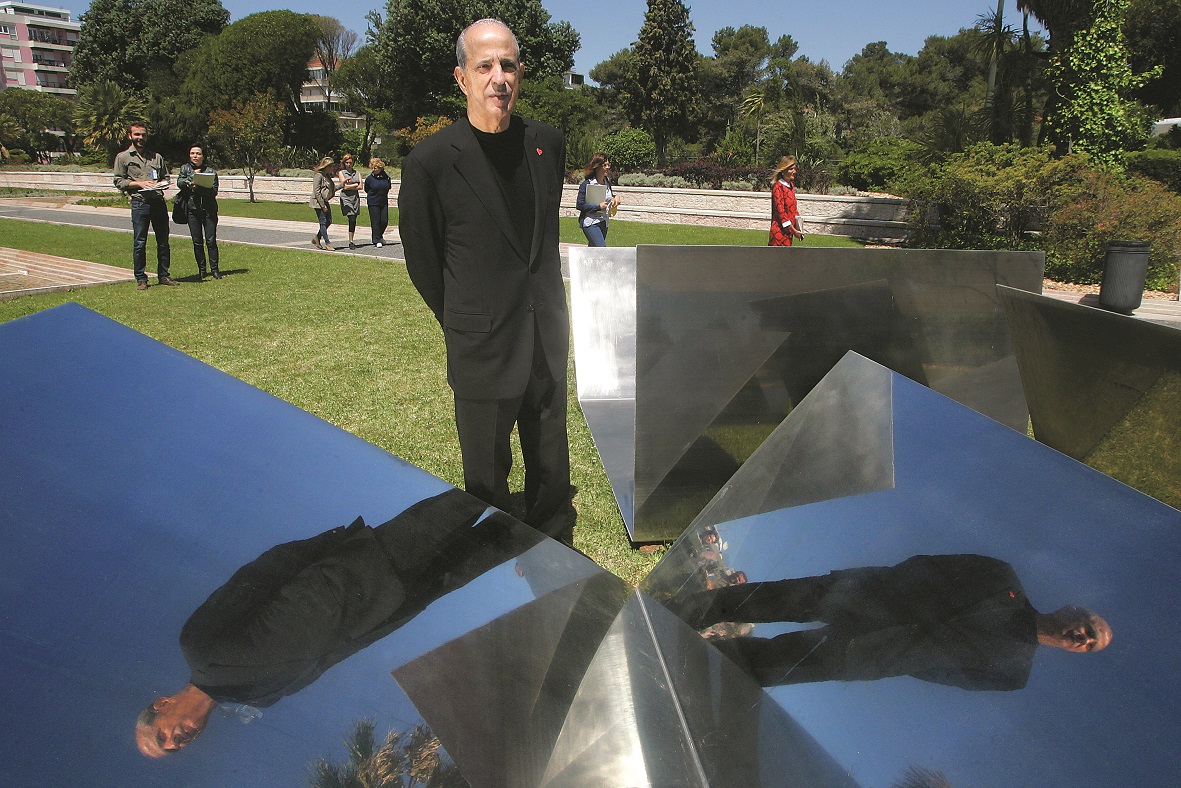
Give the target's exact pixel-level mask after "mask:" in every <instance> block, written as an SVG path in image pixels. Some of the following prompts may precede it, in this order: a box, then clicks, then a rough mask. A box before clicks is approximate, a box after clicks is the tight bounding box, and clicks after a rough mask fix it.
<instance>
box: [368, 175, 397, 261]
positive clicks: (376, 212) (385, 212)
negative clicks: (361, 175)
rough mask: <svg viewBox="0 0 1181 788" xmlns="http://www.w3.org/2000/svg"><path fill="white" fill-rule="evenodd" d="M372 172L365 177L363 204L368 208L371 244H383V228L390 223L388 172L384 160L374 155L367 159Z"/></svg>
mask: <svg viewBox="0 0 1181 788" xmlns="http://www.w3.org/2000/svg"><path fill="white" fill-rule="evenodd" d="M369 169H370V170H372V172H370V173H369V175H367V176H366V177H365V205H366V207H367V208H368V209H369V235H370V238H371V239H372V241H373V245H374V246H375V247H377V248H378V249H380V248H381V247H382V246H383V245H385V228H386V227H389V224H390V186H391V181H390V174H389V173H388V172H386V171H385V162H384V161H382V160H381V159H378V158H376V157H374V158H372V159H370V160H369Z"/></svg>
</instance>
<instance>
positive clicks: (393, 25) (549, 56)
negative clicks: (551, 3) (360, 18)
mask: <svg viewBox="0 0 1181 788" xmlns="http://www.w3.org/2000/svg"><path fill="white" fill-rule="evenodd" d="M486 17H495V18H497V19H500V20H501V21H503V22H504V23H505V24H507V25H508V26H509V27H510V28H512V30H513V33H515V34H516V36H517V43H518V44H519V45H520V47H521V62H522V64H523V65H524V67H525V79H526V80H539V79H544V78H545V77H548V76H556V75H560V74H561V73H562V72H563V71H566V70H567V69H569V68H570V67H571V66H572V65H573V64H574V53H575V51H577V49H578V43H579V38H578V33H576V32H575V31H574V28H572V27H571V26H570V25H569V23H566V22H557V23H554V22H550V15H549V12H548V11H546V10H545V8H544V7H542V5H541V0H388V3H387V5H386V16H385V19H384V20H382V23H381V27H380V29H379V30H378V31H377V35H376V41H375V44H376V46H377V50H378V54H379V55H380V57H381V60H382V62H383V63H385V65H386V68H387V69H388V71H389V72H390V73H392V74H397V75H398V89H397V91H396V94H395V101H394V102H393V106H392V107H391V109H392V113H393V117H392V123H393V124H394V125H395V126H397V127H398V128H402V127H408V126H412V125H413V124H414V122H415V119H416V118H419V117H424V116H433V115H447V116H450V117H453V118H454V117H458V116H459V115H460V114H461V113H462V112H463V107H464V103H463V101H462V98H463V97H462V95H461V94H460V92H459V88H458V87H457V86H456V85H455V79H454V77H453V76H452V71H453V70H454V68H455V39H456V37H457V36H458V35H459V31H460V30H463V29H464V28H465V27H467V26H468V25H470V24H471V23H472V22H475V21H476V20H478V19H483V18H486Z"/></svg>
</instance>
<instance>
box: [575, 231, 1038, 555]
mask: <svg viewBox="0 0 1181 788" xmlns="http://www.w3.org/2000/svg"><path fill="white" fill-rule="evenodd" d="M1043 264H1044V258H1043V256H1042V255H1041V254H1040V253H1032V252H1031V253H1013V252H957V251H946V250H900V249H809V248H801V249H771V248H748V247H686V246H676V247H660V246H640V247H637V248H636V249H635V250H634V251H633V250H631V249H581V248H577V249H574V250H572V252H571V300H572V304H573V322H574V342H575V364H576V371H577V375H578V394H579V402H580V403H581V404H582V407H583V411H584V413H585V415H586V419H587V423H588V425H590V428H591V432H592V434H593V436H594V438H595V442H596V446H597V447H598V449H599V454H600V456H601V457H602V458H603V464H604V467H605V469H606V470H607V474H608V478H609V479H610V480H611V482H612V485H613V486H614V488H615V492H616V498H617V500H618V502H619V505H620V510H621V512H622V514H623V519H624V522H625V524H626V525H627V527H628V532H629V534H630V536H631V538H632V539H633V540H634V541H637V542H643V541H656V540H663V539H672V538H675V537H676V536H677V535H679V534H680V533H681V531H682V530H683V529H684V527H685V524H686V523H688V522H690V521H691V520H692V519H693V518H694V517H695V516H696V515H697V513H698V512H700V510H701V508H702V507H703V506H704V505H705V504H706V503H707V502H708V501H709V500H710V499H711V498H712V497H713V495H714V493H716V492H717V491H718V490H719V489H721V487H722V485H723V484H724V483H725V481H726V480H727V479H728V478H729V477H730V476H731V475H733V474H734V472H736V471H737V470H738V468H739V467H741V466H742V464H743V463H744V462H745V461H746V459H747V458H748V457H749V456H750V455H751V453H752V452H754V451H755V449H757V448H758V446H759V445H760V444H761V443H762V441H763V440H764V439H765V438H766V437H767V436H768V435H769V434H770V433H771V431H772V430H774V429H775V427H776V426H777V425H778V424H779V423H780V422H781V421H782V420H783V418H784V417H786V416H787V415H788V413H790V412H791V410H792V408H794V407H795V405H796V404H798V403H799V402H800V400H801V399H802V398H803V397H804V396H805V395H806V394H807V393H808V392H809V391H810V390H811V389H812V387H813V386H815V385H816V383H817V382H818V381H819V380H820V379H821V378H822V377H823V376H824V375H825V374H826V373H827V372H828V370H829V369H831V368H832V366H833V365H834V364H835V363H836V362H837V361H838V360H839V359H840V358H841V356H843V355H844V353H845V352H846V351H848V350H855V351H857V352H859V353H861V354H863V355H865V356H867V357H869V358H872V359H874V360H876V361H878V362H879V363H882V364H884V365H886V366H888V367H889V368H891V369H893V370H895V371H896V372H899V373H901V374H904V375H906V376H907V377H909V378H910V379H912V380H915V381H917V382H920V383H923V384H924V385H927V386H929V387H931V388H932V389H934V390H936V391H939V392H941V393H943V394H946V395H947V396H949V397H952V398H953V399H955V400H957V401H958V402H961V403H962V404H964V405H967V406H968V407H971V408H973V409H975V410H977V411H979V412H981V413H984V414H985V415H987V416H990V417H992V418H994V419H997V420H998V421H1001V422H1002V423H1004V424H1008V425H1009V426H1011V427H1013V428H1015V429H1020V430H1022V431H1024V429H1025V425H1026V423H1027V421H1028V412H1027V411H1026V409H1025V403H1024V398H1023V396H1022V391H1021V385H1020V378H1019V376H1018V373H1017V369H1016V364H1015V362H1014V360H1013V355H1012V345H1011V343H1010V340H1009V335H1008V329H1007V326H1006V323H1005V320H1004V314H1003V311H1002V308H1001V306H1000V299H999V296H998V295H997V293H996V285H997V284H1008V285H1012V286H1015V287H1018V288H1021V289H1025V290H1030V291H1040V289H1041V282H1042V270H1043ZM633 292H634V296H633ZM633 336H634V339H633Z"/></svg>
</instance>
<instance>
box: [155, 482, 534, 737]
mask: <svg viewBox="0 0 1181 788" xmlns="http://www.w3.org/2000/svg"><path fill="white" fill-rule="evenodd" d="M488 511H489V510H488V507H487V504H485V503H484V502H482V501H479V500H477V499H476V498H473V497H472V496H470V495H468V494H466V493H464V492H461V491H459V490H449V491H447V492H445V493H442V494H440V495H436V496H434V497H432V498H427V499H425V500H423V501H420V502H418V503H416V504H414V505H413V506H411V507H410V508H408V509H407V510H406V511H404V512H402V513H401V514H399V515H398V516H397V517H395V518H394V519H392V520H390V521H389V522H387V523H384V524H382V525H379V526H377V527H376V528H370V527H369V526H367V525H365V522H364V520H362V519H361V518H359V517H358V518H357V519H356V520H354V521H353V522H352V523H351V524H350V525H348V526H342V527H339V528H334V529H332V530H330V531H326V532H324V533H322V534H320V535H318V536H313V537H312V538H310V539H303V540H300V541H296V542H288V543H286V544H281V545H277V546H275V547H272V548H271V549H270V550H267V551H266V552H265V553H263V554H262V555H260V556H259V557H258V558H256V559H255V560H254V561H251V562H250V563H249V564H247V565H246V566H244V567H242V568H241V569H239V570H238V571H237V572H235V573H234V575H233V577H231V578H230V579H229V580H228V581H227V582H226V583H225V584H224V585H223V586H221V587H220V588H218V589H217V590H216V591H214V592H213V593H212V594H210V596H209V598H208V599H207V600H205V602H204V603H202V604H201V606H200V607H199V608H197V610H196V611H195V612H194V613H193V614H192V615H191V616H190V617H189V620H188V621H186V622H185V625H184V628H183V629H182V630H181V635H180V647H181V651H182V652H183V653H184V657H185V661H186V662H187V663H188V665H189V670H190V678H189V683H188V684H187V685H185V687H184V688H183V689H181V690H180V691H179V692H176V693H174V694H172V695H168V696H165V697H161V698H157V699H156V700H155V701H153V702H152V704H151V705H150V706H148V707H147V708H146V709H144V710H143V712H141V713H140V715H139V717H138V718H137V719H136V743H137V745H138V746H139V749H140V751H141V752H142V753H143V754H144V755H147V756H149V757H152V758H160V757H163V756H165V755H168V754H171V753H173V752H176V751H177V750H180V749H183V748H184V747H186V746H188V745H189V744H191V743H192V741H193V740H194V739H196V738H197V736H198V735H200V733H201V731H202V730H203V729H204V728H205V725H206V723H207V722H208V720H209V715H210V714H211V713H212V711H213V709H214V708H216V707H217V705H218V704H219V703H230V702H232V703H243V704H248V705H251V706H255V707H260V708H265V707H267V706H270V705H272V704H274V703H275V702H277V701H279V700H280V699H282V698H284V697H286V696H288V695H292V694H294V693H296V692H298V691H299V690H301V689H303V688H304V687H307V686H308V685H309V684H311V683H312V682H314V681H315V680H316V679H318V678H319V677H320V675H321V674H323V673H324V671H325V670H327V669H328V668H330V667H332V666H333V665H335V664H337V663H338V662H340V661H342V660H344V659H346V658H348V657H350V656H352V655H353V654H355V653H356V652H358V651H360V650H361V649H363V648H365V647H367V646H369V645H371V644H373V643H375V642H377V641H378V640H380V639H382V638H384V637H386V636H387V635H389V634H390V633H392V632H394V631H395V630H397V629H398V628H399V627H401V626H403V625H404V624H406V623H407V622H408V621H410V620H411V619H413V618H414V617H415V616H417V615H418V614H419V613H421V612H422V611H423V610H424V609H425V608H426V607H427V605H429V604H430V603H431V602H433V601H435V600H437V599H439V598H440V597H442V596H444V595H446V594H448V593H450V592H451V591H454V590H455V589H457V588H460V587H461V586H463V585H465V584H466V583H468V582H470V581H471V580H472V579H474V578H476V577H478V576H480V575H481V574H483V573H484V572H486V571H488V570H490V569H492V568H493V567H495V566H498V565H500V564H501V563H503V562H505V561H508V560H510V559H511V558H514V557H516V556H517V555H519V554H521V553H524V552H525V551H527V550H529V549H530V548H531V547H533V546H534V545H535V544H537V543H538V542H540V541H541V540H542V537H541V536H540V535H538V534H536V532H534V531H531V530H530V529H527V528H524V527H521V526H519V525H516V524H515V521H514V520H513V519H512V518H511V517H509V516H508V515H506V514H503V513H501V512H491V513H490V514H488V516H486V517H485V516H484V515H485V513H486V512H488Z"/></svg>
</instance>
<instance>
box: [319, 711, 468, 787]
mask: <svg viewBox="0 0 1181 788" xmlns="http://www.w3.org/2000/svg"><path fill="white" fill-rule="evenodd" d="M375 728H376V726H375V724H374V722H373V720H361V721H360V722H358V723H357V724H356V725H355V726H354V727H353V730H352V732H351V733H350V734H349V735H348V737H347V738H346V739H345V746H346V747H347V748H348V751H349V760H348V763H346V764H340V765H338V764H335V763H332V762H331V761H329V760H328V759H327V758H321V759H320V760H318V761H316V763H314V764H313V765H312V780H311V784H312V788H415V787H416V786H423V788H467V785H468V783H467V781H466V780H464V779H463V776H462V775H461V774H460V773H459V769H458V768H457V767H456V766H455V764H454V763H452V762H451V760H450V759H449V758H447V756H446V753H441V752H440V750H441V748H442V743H441V742H440V741H439V737H438V736H435V735H434V733H432V732H431V729H430V728H428V727H427V726H426V725H416V726H415V727H414V728H413V729H412V730H411V731H410V732H409V734H407V733H406V731H390V732H389V733H387V734H386V737H385V743H384V744H382V745H381V746H380V747H378V746H377V739H376V738H375V736H374V731H375Z"/></svg>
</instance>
